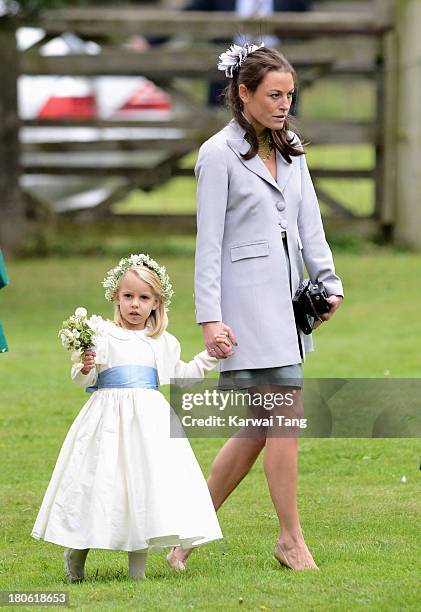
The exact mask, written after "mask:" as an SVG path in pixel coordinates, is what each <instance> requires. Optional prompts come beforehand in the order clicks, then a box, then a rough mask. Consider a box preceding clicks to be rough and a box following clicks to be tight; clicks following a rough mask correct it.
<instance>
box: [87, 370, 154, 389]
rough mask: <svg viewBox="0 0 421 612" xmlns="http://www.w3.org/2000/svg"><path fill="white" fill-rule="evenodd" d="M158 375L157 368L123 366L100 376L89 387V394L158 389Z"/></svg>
mask: <svg viewBox="0 0 421 612" xmlns="http://www.w3.org/2000/svg"><path fill="white" fill-rule="evenodd" d="M157 388H158V374H157V370H156V368H152V367H149V366H142V365H122V366H115V367H114V368H108V370H104V371H103V372H101V373H100V375H99V376H98V379H97V381H96V384H95V385H93V386H92V387H87V389H86V391H87V392H88V393H93V392H94V391H96V390H97V389H157Z"/></svg>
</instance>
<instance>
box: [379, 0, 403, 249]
mask: <svg viewBox="0 0 421 612" xmlns="http://www.w3.org/2000/svg"><path fill="white" fill-rule="evenodd" d="M376 8H377V10H378V12H377V17H378V18H380V19H381V18H383V19H388V20H389V22H392V23H393V21H394V9H395V0H387V2H385V1H384V0H382V1H381V2H380V0H377V7H376ZM397 55H398V49H397V33H396V30H395V29H393V30H390V31H389V32H386V33H385V34H384V35H383V40H382V57H383V61H382V74H381V75H380V78H381V79H382V82H383V88H382V94H383V99H382V100H381V101H380V104H381V107H382V113H381V122H380V125H379V128H380V130H381V136H380V142H381V147H382V149H383V155H382V165H381V177H380V181H381V190H380V191H381V199H382V201H381V206H380V223H381V228H382V230H383V233H384V236H385V237H387V238H391V237H392V233H393V227H394V224H395V222H396V207H397V192H396V185H397V171H396V163H397V152H396V146H397V139H398V131H397V116H398V97H399V91H398V87H397V82H398V65H397Z"/></svg>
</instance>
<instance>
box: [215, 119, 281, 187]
mask: <svg viewBox="0 0 421 612" xmlns="http://www.w3.org/2000/svg"><path fill="white" fill-rule="evenodd" d="M229 125H230V126H231V127H232V129H233V132H234V135H235V138H228V139H227V145H228V146H229V147H230V149H232V151H234V153H235V154H236V155H237V157H238V159H239V160H240V161H241V163H242V164H243V165H244V166H245V167H246V168H248V170H250V171H251V172H253V173H254V174H256V175H257V176H259V177H260V178H261V179H263V180H264V181H266V182H267V183H269V185H272V187H274V188H275V189H277V190H278V191H280V192H281V193H282V191H283V190H284V189H285V186H286V184H287V182H288V179H289V176H290V174H291V172H292V164H289V163H288V162H287V161H285V159H284V158H283V157H282V155H281V154H280V153H278V151H277V152H276V173H277V180H276V181H275V179H274V178H273V176H272V175H271V173H270V172H269V170H268V168H267V167H266V166H265V164H264V163H263V161H262V160H261V159H260V157H259V156H258V155H255V156H254V157H252V158H251V159H244V158H243V157H242V155H244V154H245V153H247V151H248V150H249V148H250V145H249V143H248V142H247V141H246V140H244V134H245V131H244V130H243V128H242V127H241V126H240V125H239V124H238V123H237V121H235V119H232V120H231V121H230V124H229Z"/></svg>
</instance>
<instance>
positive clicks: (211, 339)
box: [202, 321, 237, 359]
mask: <svg viewBox="0 0 421 612" xmlns="http://www.w3.org/2000/svg"><path fill="white" fill-rule="evenodd" d="M202 329H203V339H204V342H205V346H206V349H207V351H208V353H209V355H211V356H212V357H216V358H217V359H226V358H227V357H230V356H231V355H233V354H234V353H233V350H232V345H233V344H237V340H236V338H235V334H234V333H233V331H232V330H231V328H230V327H229V326H228V325H225V323H222V321H209V322H207V323H202ZM222 336H224V337H225V338H226V339H225V340H222V341H221V340H219V341H218V339H217V338H218V337H219V338H222ZM227 340H228V341H229V342H228V341H227Z"/></svg>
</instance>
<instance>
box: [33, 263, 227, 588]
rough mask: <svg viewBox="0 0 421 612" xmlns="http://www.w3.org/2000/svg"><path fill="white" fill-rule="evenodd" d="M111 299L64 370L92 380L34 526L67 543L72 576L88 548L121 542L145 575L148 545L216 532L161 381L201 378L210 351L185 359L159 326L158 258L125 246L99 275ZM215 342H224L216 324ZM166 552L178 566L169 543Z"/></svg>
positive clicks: (165, 296) (134, 569) (40, 534)
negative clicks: (110, 317) (90, 338)
mask: <svg viewBox="0 0 421 612" xmlns="http://www.w3.org/2000/svg"><path fill="white" fill-rule="evenodd" d="M103 286H104V287H105V288H106V293H105V296H106V298H107V299H108V300H109V301H113V302H114V322H111V321H108V322H106V321H104V322H103V325H102V330H101V333H100V334H99V335H98V339H97V345H96V347H95V352H94V351H93V350H92V351H86V352H85V353H84V355H83V360H82V362H81V363H76V364H74V365H73V367H72V370H71V377H72V379H73V380H74V381H75V383H76V384H78V385H80V386H82V387H91V389H90V390H94V392H93V394H92V395H91V397H90V399H89V400H88V401H87V402H86V404H85V405H84V407H83V408H82V410H81V412H80V413H79V415H78V416H77V418H76V420H75V421H74V423H73V425H72V426H71V428H70V430H69V432H68V434H67V437H66V439H65V441H64V444H63V447H62V449H61V452H60V455H59V457H58V460H57V463H56V466H55V469H54V472H53V475H52V478H51V481H50V484H49V486H48V489H47V492H46V494H45V497H44V500H43V502H42V506H41V509H40V511H39V514H38V517H37V519H36V522H35V525H34V528H33V531H32V536H33V537H34V538H37V539H43V540H46V541H48V542H53V543H54V544H59V545H61V546H65V547H66V550H65V551H64V567H65V572H66V576H67V579H68V580H69V581H71V582H76V581H80V580H83V578H84V564H85V560H86V556H87V554H88V552H89V549H90V548H104V549H111V550H125V551H128V558H129V559H128V561H129V575H130V576H131V577H132V578H137V579H142V578H144V577H145V564H146V558H147V552H148V549H150V548H153V547H164V546H172V547H175V546H181V547H183V548H187V547H190V546H197V545H199V544H203V543H205V542H209V541H211V540H216V539H218V538H221V537H222V533H221V530H220V527H219V523H218V520H217V518H216V514H215V511H214V507H213V504H212V500H211V497H210V494H209V491H208V487H207V485H206V481H205V479H204V477H203V474H202V472H201V470H200V467H199V465H198V463H197V461H196V458H195V456H194V454H193V451H192V449H191V447H190V444H189V442H188V440H187V439H186V438H183V437H171V436H170V417H171V414H172V417H174V413H173V412H172V409H171V407H170V405H169V404H168V402H167V401H166V400H165V398H164V396H163V395H162V394H161V393H160V392H159V391H158V390H157V387H158V384H161V385H162V384H168V383H169V382H170V379H171V378H173V379H183V378H189V379H202V378H203V377H204V375H205V373H206V371H208V370H210V369H212V368H213V367H214V366H215V365H216V362H217V360H216V359H215V358H213V357H210V356H209V355H208V353H207V352H206V351H203V352H202V353H199V354H198V355H196V356H195V357H194V359H193V360H192V361H190V362H189V363H185V362H183V361H181V359H180V344H179V342H178V341H177V339H176V338H175V337H174V336H172V335H171V334H169V333H168V332H166V331H165V329H166V327H167V323H168V319H167V314H166V307H167V306H168V304H169V302H170V299H171V295H172V289H171V285H170V282H169V279H168V276H167V274H166V271H165V268H164V267H160V266H159V265H158V264H157V263H156V262H155V261H154V260H153V259H151V258H150V257H149V256H147V255H143V254H140V255H131V256H130V257H128V258H125V259H122V260H121V261H120V263H119V265H118V266H117V267H116V268H114V269H112V270H110V271H109V272H108V274H107V277H106V278H105V279H104V281H103ZM218 342H220V343H221V344H223V343H225V344H227V345H228V344H229V341H228V340H227V339H226V337H225V336H224V335H223V334H222V335H219V336H218ZM167 561H168V563H169V564H170V566H171V567H173V568H174V569H178V570H182V569H184V566H183V565H182V564H180V562H179V561H178V560H177V558H176V557H175V556H174V554H173V549H172V551H171V552H170V553H169V554H168V555H167Z"/></svg>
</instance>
